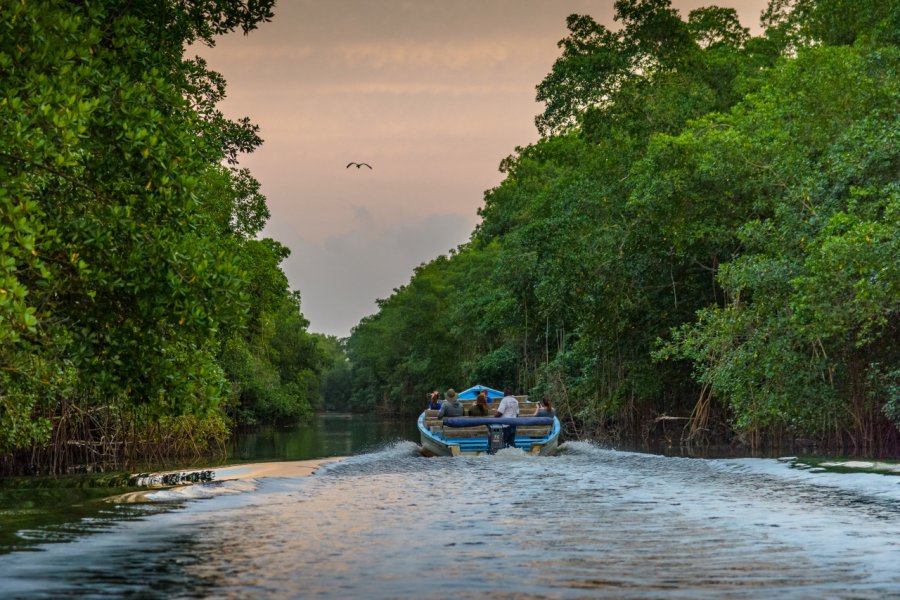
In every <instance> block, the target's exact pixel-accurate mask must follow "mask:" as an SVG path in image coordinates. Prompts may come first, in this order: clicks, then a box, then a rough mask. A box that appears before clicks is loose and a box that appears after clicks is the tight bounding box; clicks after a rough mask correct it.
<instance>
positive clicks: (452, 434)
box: [432, 425, 550, 439]
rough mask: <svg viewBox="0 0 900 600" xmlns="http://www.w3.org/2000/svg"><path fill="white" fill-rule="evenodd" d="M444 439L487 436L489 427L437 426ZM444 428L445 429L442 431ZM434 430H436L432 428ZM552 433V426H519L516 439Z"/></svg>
mask: <svg viewBox="0 0 900 600" xmlns="http://www.w3.org/2000/svg"><path fill="white" fill-rule="evenodd" d="M436 429H437V432H436V433H440V434H441V435H442V436H443V437H444V439H453V438H471V437H487V427H485V426H484V425H479V426H478V427H444V428H436ZM441 429H443V431H441ZM432 431H434V430H432ZM549 433H550V427H548V426H544V427H517V428H516V439H520V438H526V437H532V438H543V437H547V434H549Z"/></svg>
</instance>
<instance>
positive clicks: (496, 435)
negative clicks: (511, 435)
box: [486, 424, 507, 454]
mask: <svg viewBox="0 0 900 600" xmlns="http://www.w3.org/2000/svg"><path fill="white" fill-rule="evenodd" d="M486 427H487V428H488V449H487V451H488V454H496V452H497V450H500V449H501V448H505V447H506V446H505V444H504V443H503V438H504V437H505V435H504V434H505V430H506V427H507V426H506V425H500V424H497V425H486Z"/></svg>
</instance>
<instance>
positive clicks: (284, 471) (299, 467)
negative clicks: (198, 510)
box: [107, 456, 347, 503]
mask: <svg viewBox="0 0 900 600" xmlns="http://www.w3.org/2000/svg"><path fill="white" fill-rule="evenodd" d="M345 458H347V457H346V456H331V457H328V458H316V459H313V460H290V461H279V462H265V463H248V464H245V465H232V466H228V467H219V468H214V469H190V470H184V471H163V472H160V473H154V474H152V475H149V477H154V476H162V475H166V474H169V473H183V474H189V473H195V472H203V471H206V472H209V471H211V472H213V473H215V476H214V477H213V479H212V481H242V480H244V481H246V480H251V479H261V478H264V477H309V476H310V475H312V474H313V473H315V472H316V470H318V469H319V468H320V467H321V466H322V465H324V464H328V463H332V462H337V461H340V460H343V459H345ZM185 485H203V484H202V483H197V484H194V483H184V484H180V485H177V486H163V485H157V486H148V487H147V489H145V490H141V491H139V492H130V493H128V494H120V495H118V496H112V497H110V498H107V501H109V502H115V503H123V502H127V503H130V502H149V501H150V499H149V498H147V496H148V495H149V494H153V493H155V492H158V491H159V490H160V489H164V488H172V487H182V486H185Z"/></svg>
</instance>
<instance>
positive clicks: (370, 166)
mask: <svg viewBox="0 0 900 600" xmlns="http://www.w3.org/2000/svg"><path fill="white" fill-rule="evenodd" d="M363 165H366V166H367V167H369V168H370V169H371V168H372V165H370V164H369V163H359V167H361V166H363ZM359 167H357V169H358V168H359Z"/></svg>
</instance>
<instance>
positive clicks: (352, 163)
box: [344, 162, 359, 169]
mask: <svg viewBox="0 0 900 600" xmlns="http://www.w3.org/2000/svg"><path fill="white" fill-rule="evenodd" d="M355 164H356V163H355V162H349V163H347V166H346V167H344V168H345V169H349V168H350V165H355ZM356 168H357V169H358V168H359V167H356Z"/></svg>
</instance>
